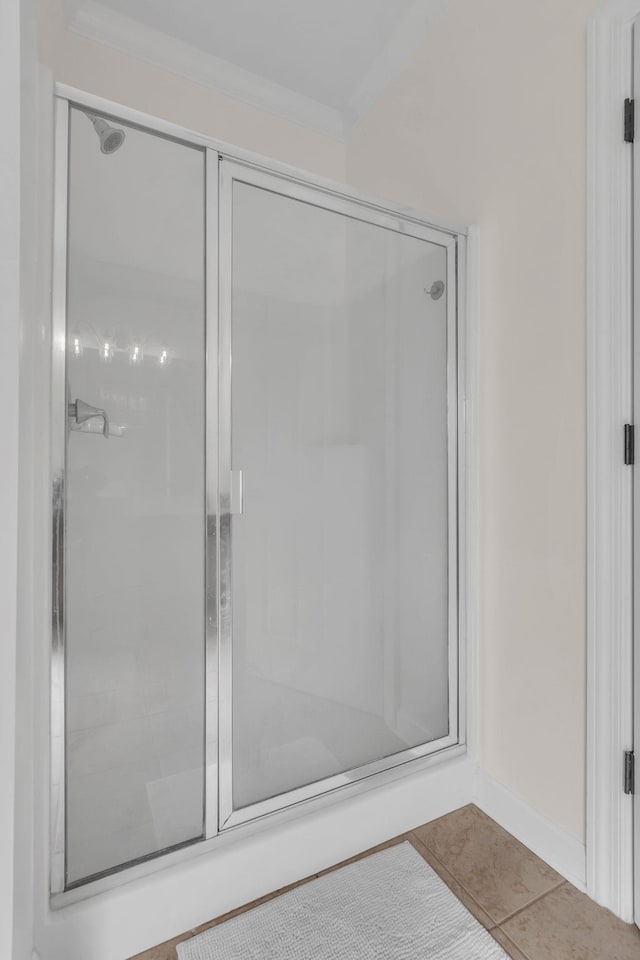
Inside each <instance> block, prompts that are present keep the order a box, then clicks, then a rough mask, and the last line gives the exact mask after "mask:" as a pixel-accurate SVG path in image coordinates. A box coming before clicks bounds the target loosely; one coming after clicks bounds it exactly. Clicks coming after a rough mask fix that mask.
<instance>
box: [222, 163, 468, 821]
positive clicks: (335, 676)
mask: <svg viewBox="0 0 640 960" xmlns="http://www.w3.org/2000/svg"><path fill="white" fill-rule="evenodd" d="M232 201H233V246H232V319H231V351H232V358H233V361H232V364H233V365H232V378H231V384H232V387H231V451H232V467H233V469H234V470H238V471H242V472H243V491H244V495H243V508H242V513H241V514H236V513H234V515H233V518H232V561H231V563H232V568H231V589H232V610H233V624H232V636H233V646H232V692H233V696H232V699H233V723H232V737H233V768H232V769H233V773H232V779H233V807H234V809H239V808H242V807H246V806H248V805H251V804H253V803H255V802H257V801H260V800H264V799H266V798H270V797H274V796H276V795H278V794H282V793H284V792H286V791H289V790H291V789H293V788H296V787H300V786H303V785H305V784H309V783H312V782H314V781H317V780H321V779H324V778H326V777H329V776H332V775H334V774H337V773H342V772H345V771H350V770H353V769H354V768H356V767H359V766H361V765H363V764H367V763H370V762H372V761H376V760H381V759H382V758H386V757H389V756H391V755H393V754H396V753H399V752H401V751H404V750H407V749H408V748H410V747H414V746H416V745H419V744H425V743H429V742H431V741H434V740H437V739H439V738H442V737H444V736H446V735H447V734H448V733H449V703H448V688H449V684H448V655H449V654H448V651H449V624H448V604H449V600H448V574H447V572H448V564H449V555H448V537H449V504H448V493H447V491H448V468H447V463H448V436H447V418H448V404H447V355H448V354H447V291H446V289H445V291H444V294H442V295H440V296H439V297H438V296H437V292H438V290H440V291H442V286H440V287H435V288H433V285H434V283H436V282H438V281H440V282H441V283H442V282H444V281H446V278H447V262H446V257H447V251H446V248H445V247H444V246H440V245H438V244H435V243H429V242H427V241H425V240H421V239H416V238H414V237H411V236H407V235H403V234H401V233H399V232H395V231H393V230H389V229H383V228H382V227H379V226H375V225H373V224H370V223H367V222H364V221H360V220H357V219H353V218H350V217H348V216H343V215H341V214H338V213H334V212H331V211H328V210H324V209H321V208H319V207H316V206H313V205H311V204H308V203H304V202H302V201H299V200H295V199H291V198H288V197H285V196H283V195H280V194H278V193H275V192H270V191H269V190H265V189H262V188H259V187H256V186H254V185H251V184H248V183H242V182H239V181H235V182H234V183H233V197H232ZM432 288H433V290H434V291H435V297H434V296H432V295H431V291H432Z"/></svg>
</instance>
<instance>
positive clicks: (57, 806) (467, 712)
mask: <svg viewBox="0 0 640 960" xmlns="http://www.w3.org/2000/svg"><path fill="white" fill-rule="evenodd" d="M55 96H56V98H58V99H57V101H56V102H57V103H62V109H63V110H66V111H68V109H69V106H70V105H71V104H73V105H76V106H78V107H80V108H81V109H88V110H90V111H92V112H96V113H103V114H105V115H107V116H111V117H113V118H114V119H116V120H122V121H123V122H127V123H130V124H133V125H137V126H140V127H142V128H145V129H148V130H149V132H150V133H153V134H157V135H159V136H166V137H169V138H172V139H175V140H178V141H183V142H184V143H186V144H190V145H196V146H199V147H201V148H204V149H205V151H206V153H207V157H208V159H207V174H208V175H211V174H212V173H213V168H214V166H217V163H218V158H217V157H216V154H220V155H222V156H224V157H226V158H228V159H229V160H233V161H234V162H237V163H245V164H247V165H249V166H251V167H252V168H254V169H256V170H262V171H265V172H266V173H269V174H274V175H276V176H280V177H284V178H286V179H287V180H288V181H289V182H290V183H291V184H293V185H295V186H296V188H299V189H303V188H304V187H305V186H308V185H311V186H312V187H313V188H314V189H316V190H320V191H321V192H324V193H325V195H326V196H330V197H332V198H334V201H335V202H336V203H339V202H354V203H357V204H358V203H359V204H362V205H364V206H366V207H367V208H368V209H369V211H370V215H371V217H372V218H373V217H375V216H385V215H386V216H388V215H395V216H397V217H398V218H399V219H400V220H402V221H403V223H404V224H405V225H407V228H408V229H411V230H413V229H416V230H417V229H427V230H434V231H438V232H440V233H441V235H448V236H450V237H454V238H455V240H456V242H457V263H456V265H455V268H454V269H452V270H451V272H450V273H449V276H448V280H449V281H450V282H451V283H455V286H456V289H457V308H458V323H457V339H458V343H457V348H458V364H457V374H458V383H457V391H458V423H457V457H458V474H457V480H458V542H459V547H458V557H459V569H458V597H459V601H458V607H459V609H458V617H459V645H458V649H457V658H458V690H459V695H458V728H457V731H458V737H457V742H456V743H453V744H451V745H444V746H443V747H442V748H441V749H440V750H439V751H438V752H436V753H432V754H430V755H425V756H417V757H415V758H412V760H411V763H402V764H398V765H397V766H392V767H390V768H388V769H384V770H381V771H380V772H377V773H376V775H375V776H368V777H365V778H363V779H360V780H356V781H355V782H352V783H347V784H344V785H343V786H342V787H341V789H340V791H336V790H331V791H327V792H324V793H321V794H319V795H317V796H314V797H311V798H309V799H308V801H307V802H306V803H305V804H304V811H305V812H306V811H308V812H309V814H311V813H312V812H319V811H321V810H322V809H323V808H325V807H329V806H330V805H332V804H333V803H334V802H335V801H336V800H337V799H338V797H339V798H340V799H345V800H346V799H347V798H352V799H355V798H356V797H357V796H359V795H360V794H365V793H366V792H367V791H369V790H370V789H372V788H373V787H378V786H379V787H383V785H385V784H391V783H392V782H393V781H395V780H400V779H401V778H403V777H405V776H407V774H409V773H415V774H416V775H418V774H419V773H420V771H425V770H427V769H428V768H431V767H432V766H433V767H435V766H436V765H439V764H441V763H446V762H447V761H455V759H456V758H461V757H462V755H463V754H464V753H466V752H467V750H469V752H470V754H471V758H470V760H471V762H474V761H475V757H474V754H475V749H476V744H477V740H478V737H477V710H476V696H477V694H476V685H477V656H476V644H477V639H476V637H477V629H478V624H477V596H478V594H477V529H476V525H477V449H476V444H477V441H476V431H477V424H476V419H477V409H476V391H477V342H476V319H475V277H476V269H477V267H476V259H477V251H476V243H477V240H476V231H475V229H474V228H467V227H465V226H461V225H459V224H453V223H450V222H447V223H445V222H443V221H441V220H439V219H438V218H433V217H428V218H427V217H425V215H424V214H423V213H421V212H420V211H417V210H414V209H412V208H408V207H405V206H399V205H397V204H393V203H384V204H383V203H382V202H381V201H379V200H377V199H376V198H373V197H370V196H368V195H366V194H364V193H361V192H359V191H356V190H352V189H350V188H349V187H348V186H347V185H345V184H340V183H336V182H333V181H331V180H328V179H326V178H323V177H319V176H316V175H312V174H308V173H306V172H303V171H300V170H298V169H297V168H295V167H291V166H289V165H288V164H285V163H282V162H280V161H275V160H271V159H269V158H265V157H262V156H261V155H259V154H256V153H254V152H252V151H248V150H244V149H241V148H236V147H234V146H230V145H228V144H225V143H223V142H221V141H218V140H215V139H213V138H211V137H208V136H205V135H201V134H199V133H197V132H194V131H192V130H189V129H187V128H184V127H181V126H179V125H177V124H174V123H171V122H169V121H165V120H162V119H160V118H157V117H155V116H151V115H148V114H145V113H143V112H141V111H138V110H135V109H132V108H129V107H125V106H122V105H121V104H117V103H114V102H112V101H109V100H106V99H104V98H102V97H98V96H95V95H93V94H87V93H86V92H84V91H81V90H77V89H75V88H73V87H70V86H68V85H66V84H55ZM56 130H57V132H56V170H55V199H56V211H57V212H59V211H60V210H61V204H60V193H59V187H60V183H61V178H62V177H65V178H66V172H67V161H66V158H67V146H66V139H65V138H66V132H64V133H59V132H58V128H56ZM213 182H215V184H216V189H217V183H218V179H217V177H216V178H215V181H213V180H212V183H213ZM63 186H64V192H65V193H66V190H67V184H66V179H65V182H64V185H63ZM206 203H207V210H208V212H209V211H210V204H212V203H215V199H214V193H213V191H210V192H209V193H208V194H207V198H206ZM63 206H64V204H63ZM62 220H64V218H61V217H60V216H58V217H57V218H56V219H55V223H54V270H53V274H54V284H53V286H54V294H53V303H54V323H53V351H54V354H55V352H56V351H58V353H61V355H62V368H63V367H64V351H65V337H64V328H63V327H62V326H61V319H60V318H61V316H62V320H64V319H65V318H64V299H63V289H64V284H63V283H61V278H62V276H63V274H64V273H65V272H66V269H65V270H63V269H62V268H63V267H66V263H65V262H63V260H62V259H61V251H65V258H66V222H65V227H64V230H62V227H61V221H62ZM215 224H216V226H217V219H216V220H215ZM208 227H209V229H210V230H211V232H213V233H214V234H215V232H216V229H215V227H214V226H213V222H211V223H209V225H208ZM61 231H62V232H61ZM207 240H208V241H209V242H211V243H212V244H215V243H217V238H216V237H215V236H210V235H208V236H207ZM216 272H217V265H216ZM215 281H216V282H217V278H215ZM207 283H208V284H210V287H209V289H210V290H213V289H214V288H215V289H216V293H217V287H215V283H214V280H213V278H212V277H211V276H210V274H208V275H207ZM214 303H215V300H211V299H210V298H208V301H207V318H206V323H207V332H208V334H209V343H210V344H212V345H213V340H212V338H211V335H210V334H211V331H212V330H213V328H214V325H215V327H216V329H217V304H215V306H214V307H213V310H212V311H210V310H209V306H210V305H212V304H214ZM56 318H57V319H56ZM61 333H62V336H61ZM215 346H217V340H216V343H215ZM213 362H214V361H213V360H212V358H209V360H208V364H212V363H213ZM60 369H61V365H60V362H58V365H57V366H56V361H55V360H54V361H53V365H52V371H51V372H52V384H51V386H52V389H53V396H54V400H56V399H57V398H58V397H59V394H60ZM210 372H211V371H210ZM214 372H215V371H214ZM209 382H210V384H212V383H213V382H214V380H213V378H210V381H209ZM56 384H57V387H56ZM214 403H215V401H214V400H213V398H212V397H211V396H210V394H209V393H208V395H207V416H208V417H211V416H213V415H214V414H215V412H216V411H215V410H214ZM54 406H55V404H54ZM61 409H62V414H60V417H62V420H60V417H59V418H58V420H56V421H55V422H54V423H52V430H53V434H52V442H53V444H54V447H55V446H56V444H58V445H59V441H60V436H61V422H64V416H63V414H64V408H63V407H62V408H61ZM208 446H209V447H210V446H211V444H209V445H208ZM54 457H55V454H54ZM207 467H208V469H209V471H210V474H209V476H211V463H210V462H209V461H208V462H207ZM53 480H54V477H53V475H52V477H51V481H52V486H53ZM54 493H55V490H54ZM216 495H217V496H218V498H219V491H218V490H217V486H216V483H215V482H213V483H211V484H210V485H208V487H207V514H208V523H209V520H210V519H211V517H210V515H211V509H210V508H211V506H212V504H213V501H214V500H215V498H216ZM54 506H55V496H54ZM54 516H55V510H54V513H53V514H51V515H50V518H49V520H50V524H49V530H51V527H52V521H53V518H54ZM215 526H216V524H215V523H214V526H213V529H214V530H215ZM207 534H208V535H207V549H208V550H209V549H210V547H211V545H212V544H213V543H216V544H217V547H215V549H217V550H219V545H220V536H219V531H216V536H215V537H213V536H211V527H210V526H209V528H208V531H207ZM212 560H214V558H212ZM214 562H215V564H217V569H218V570H219V569H220V562H219V556H217V557H216V558H215V560H214ZM218 586H219V584H218ZM210 599H211V598H210V597H208V601H210ZM219 609H220V605H218V610H219ZM210 610H211V607H210V606H208V611H210ZM212 626H213V625H212V624H211V620H210V618H209V617H208V618H207V656H208V657H209V658H211V659H213V660H215V659H216V654H215V642H216V638H217V632H216V631H217V629H219V625H216V629H212ZM59 643H62V637H60V638H59ZM211 659H210V660H209V662H211ZM58 660H59V663H60V662H61V659H60V658H58ZM58 674H60V670H58ZM54 675H55V671H54ZM58 680H60V676H58ZM57 699H58V700H59V699H60V698H59V697H58V698H57ZM52 706H53V704H52ZM207 715H208V717H211V718H212V719H213V717H214V715H217V700H216V698H215V697H214V698H213V699H210V698H209V697H208V703H207ZM62 717H63V713H62V711H61V710H60V705H59V703H58V704H57V706H56V707H55V709H52V729H59V728H60V722H61V718H62ZM214 728H215V723H214V722H212V723H211V725H210V724H209V722H207V732H208V735H209V734H211V732H212V731H213V730H214ZM210 747H211V741H210V743H209V744H208V751H209V752H208V758H207V759H208V762H207V778H208V779H209V780H210V778H211V777H212V776H215V769H216V765H217V762H219V758H218V757H217V754H216V755H215V756H214V755H213V752H211V751H210ZM52 761H53V762H52V765H51V779H52V783H53V781H54V780H56V772H57V771H59V770H60V769H61V758H60V756H59V755H54V756H53V757H52ZM63 762H64V761H63V760H62V763H63ZM434 773H435V771H434ZM450 775H451V777H452V778H453V777H455V775H456V774H455V773H454V768H453V767H451V774H450ZM208 786H209V788H210V787H211V784H208ZM62 789H63V788H62ZM454 792H455V791H454ZM56 793H57V794H58V798H57V802H56V800H55V799H54V796H53V795H54V794H56ZM60 796H61V778H59V777H58V778H57V780H56V782H55V789H52V815H51V820H50V823H51V825H55V823H56V822H59V820H58V818H59V817H60V816H61V814H62V811H63V809H64V807H63V804H62V803H61V802H60ZM209 796H210V798H211V797H212V796H213V793H212V791H211V789H209ZM457 805H459V803H458V804H457ZM302 812H303V811H302V809H301V805H300V804H299V803H296V804H295V805H293V806H291V807H289V808H285V809H281V810H278V811H274V812H273V813H270V814H269V816H262V817H260V818H259V819H256V820H253V821H250V822H247V823H243V824H239V825H238V827H237V830H236V829H229V830H226V831H224V833H222V832H219V831H217V826H216V820H217V817H216V809H215V805H212V806H211V808H210V810H207V811H206V815H205V822H206V834H205V837H204V839H202V840H201V841H199V842H194V843H193V844H189V845H188V846H185V847H182V848H181V849H179V850H174V851H168V852H166V853H165V854H163V855H161V856H157V857H154V858H153V859H150V860H144V861H141V862H135V863H132V864H130V865H127V866H124V867H122V868H118V869H116V870H114V871H113V872H109V873H106V874H105V875H102V876H100V877H99V878H96V879H95V880H92V881H89V882H87V883H86V884H83V885H82V886H80V885H78V886H76V887H73V888H70V889H68V890H64V889H63V872H62V870H61V862H60V857H56V853H59V852H60V851H59V850H55V848H54V847H55V844H54V833H55V831H54V830H53V829H52V830H51V838H50V839H51V848H50V866H51V872H52V886H51V888H50V899H49V902H50V906H51V907H53V908H55V909H57V908H60V907H64V906H67V905H69V904H71V903H75V902H77V901H79V900H84V899H86V898H88V897H91V896H95V895H96V894H100V893H103V892H106V891H107V890H110V889H112V888H113V887H116V886H119V885H121V884H123V883H126V882H129V881H131V880H133V879H137V878H140V877H143V876H146V875H148V874H152V873H156V872H158V871H159V870H161V869H163V868H164V867H169V866H171V865H173V864H178V863H182V862H184V861H185V860H188V859H191V858H194V857H197V856H199V855H200V854H203V853H207V852H208V851H210V850H213V849H222V846H224V845H226V843H227V842H234V841H233V839H232V838H234V837H235V836H238V837H239V836H240V835H241V836H242V838H243V839H244V838H245V837H246V838H248V837H249V836H251V835H253V834H254V833H257V832H259V831H262V830H263V829H268V828H269V827H271V826H273V827H276V826H277V825H284V824H286V823H287V822H289V821H294V820H295V819H296V818H298V817H299V816H300V815H301V813H302ZM437 815H439V814H437ZM216 831H217V832H216Z"/></svg>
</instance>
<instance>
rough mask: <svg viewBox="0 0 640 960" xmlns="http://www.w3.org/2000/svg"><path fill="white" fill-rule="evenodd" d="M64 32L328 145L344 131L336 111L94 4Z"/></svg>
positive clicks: (89, 1) (82, 8)
mask: <svg viewBox="0 0 640 960" xmlns="http://www.w3.org/2000/svg"><path fill="white" fill-rule="evenodd" d="M69 29H70V30H72V31H73V32H74V33H77V34H79V35H80V36H82V37H86V38H87V39H88V40H93V41H95V42H97V43H102V44H105V45H106V46H109V47H113V48H114V49H115V50H119V51H120V52H121V53H125V54H127V55H128V56H130V57H135V59H136V60H142V61H144V62H145V63H150V64H152V65H153V66H155V67H159V68H160V69H162V70H167V71H169V72H170V73H177V74H179V75H180V76H182V77H187V78H188V79H189V80H193V81H195V83H200V84H202V85H203V86H205V87H213V88H215V89H217V90H220V91H222V92H223V93H226V94H228V95H229V96H231V97H234V98H235V99H237V100H244V101H245V102H246V103H250V104H252V105H253V106H254V107H259V108H260V109H262V110H268V111H270V112H271V113H276V114H278V115H279V116H281V117H284V118H285V120H291V121H292V122H293V123H299V124H301V125H302V126H306V127H311V128H312V129H314V130H316V131H318V132H319V133H324V134H326V135H327V136H329V137H332V138H333V139H334V140H340V141H342V140H344V139H345V125H344V121H343V118H342V115H341V114H340V112H339V111H338V110H335V109H333V108H332V107H329V106H327V105H326V104H324V103H320V102H319V101H318V100H313V99H312V98H311V97H306V96H304V95H303V94H301V93H297V92H296V91H295V90H290V89H289V88H288V87H284V86H282V85H281V84H279V83H275V82H274V81H273V80H268V79H267V78H266V77H261V76H259V75H258V74H255V73H251V72H250V71H249V70H244V69H243V68H242V67H238V66H236V65H235V64H234V63H230V62H229V61H228V60H223V59H222V58H221V57H216V56H214V55H213V54H210V53H206V52H205V51H204V50H199V49H198V48H197V47H194V46H192V45H191V44H189V43H184V42H183V41H182V40H177V39H176V38H175V37H171V36H169V35H168V34H166V33H162V32H161V31H160V30H154V29H153V28H152V27H148V26H146V25H145V24H142V23H140V22H139V21H138V20H134V19H133V18H132V17H128V16H127V15H126V14H122V13H118V12H117V11H116V10H112V9H110V8H109V7H106V6H104V5H103V4H101V3H97V2H95V0H86V2H85V3H82V4H81V5H80V6H79V7H77V8H76V9H75V10H74V11H73V12H72V14H71V17H70V19H69Z"/></svg>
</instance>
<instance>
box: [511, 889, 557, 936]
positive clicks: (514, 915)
mask: <svg viewBox="0 0 640 960" xmlns="http://www.w3.org/2000/svg"><path fill="white" fill-rule="evenodd" d="M565 883H568V881H567V880H561V881H560V883H556V884H555V885H554V886H553V887H549V889H548V890H545V891H544V893H540V894H538V896H537V897H534V898H533V900H529V902H528V903H525V905H524V906H523V907H518V909H517V910H514V911H513V913H509V914H507V916H506V917H505V918H504V920H500V921H499V923H497V924H496V926H498V927H501V926H502V924H503V923H508V922H509V920H513V918H514V917H517V916H518V914H519V913H522V911H523V910H528V909H529V907H532V906H533V905H534V903H538V902H539V901H540V900H544V898H545V897H547V896H549V894H550V893H553V892H554V890H559V889H560V887H562V886H564V884H565ZM504 932H505V933H506V934H507V936H509V934H508V933H507V931H506V930H505V931H504Z"/></svg>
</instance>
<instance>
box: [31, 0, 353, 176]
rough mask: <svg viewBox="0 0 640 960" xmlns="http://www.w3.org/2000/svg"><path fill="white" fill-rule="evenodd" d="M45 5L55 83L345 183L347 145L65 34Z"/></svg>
mask: <svg viewBox="0 0 640 960" xmlns="http://www.w3.org/2000/svg"><path fill="white" fill-rule="evenodd" d="M63 7H64V0H39V35H40V59H41V61H42V62H43V63H44V64H46V65H47V66H48V67H50V68H51V70H52V72H53V76H54V79H55V80H57V81H59V82H61V83H68V84H70V85H71V86H74V87H78V88H79V89H80V90H84V91H87V92H89V93H93V94H96V95H97V96H100V97H106V98H107V99H108V100H114V101H115V102H116V103H122V104H125V105H126V106H128V107H132V108H134V109H136V110H143V111H145V112H147V113H150V114H152V115H153V116H156V117H161V118H162V119H163V120H169V121H171V122H172V123H178V124H181V125H182V126H183V127H188V128H190V129H192V130H197V131H198V133H204V134H206V135H208V136H210V137H215V138H217V139H218V140H223V141H226V142H227V143H231V144H234V145H235V146H239V147H244V148H246V149H248V150H255V151H256V152H257V153H263V154H265V155H266V156H269V157H273V158H274V159H276V160H281V161H284V162H285V163H291V164H293V165H294V166H299V167H304V168H305V169H307V170H311V171H313V172H314V173H318V174H320V175H321V176H325V177H333V178H335V179H338V180H344V157H345V150H344V144H343V143H339V142H338V141H336V140H333V139H332V138H331V137H328V136H325V135H323V134H320V133H315V132H314V131H312V130H310V129H307V128H306V127H303V126H301V125H299V124H297V123H292V122H291V121H289V120H284V119H282V118H281V117H277V116H276V115H275V114H271V113H267V112H266V111H264V110H260V109H258V108H257V107H253V106H251V105H250V104H248V103H243V102H242V101H240V100H234V99H232V98H231V97H228V96H225V95H224V94H222V93H219V92H218V91H216V90H213V89H211V88H210V87H205V86H202V85H201V84H198V83H194V82H193V81H191V80H187V79H186V78H184V77H180V76H178V75H177V74H174V73H169V72H167V71H165V70H161V69H159V68H158V67H154V66H152V65H151V64H148V63H143V62H142V61H139V60H134V59H133V58H132V57H129V56H126V55H125V54H123V53H120V52H119V51H117V50H115V49H113V48H112V47H107V46H105V45H103V44H100V43H95V42H94V41H92V40H87V39H86V38H84V37H81V36H79V35H78V34H75V33H72V32H71V31H69V30H67V29H65V22H64V15H63Z"/></svg>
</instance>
